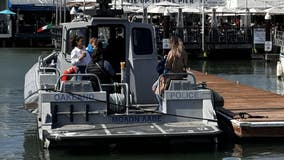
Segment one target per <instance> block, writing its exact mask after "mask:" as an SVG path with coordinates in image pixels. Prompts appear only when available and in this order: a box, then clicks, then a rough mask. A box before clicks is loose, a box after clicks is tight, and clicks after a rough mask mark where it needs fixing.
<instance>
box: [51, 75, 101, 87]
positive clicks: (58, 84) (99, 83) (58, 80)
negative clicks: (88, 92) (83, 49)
mask: <svg viewBox="0 0 284 160" xmlns="http://www.w3.org/2000/svg"><path fill="white" fill-rule="evenodd" d="M63 76H68V77H81V78H82V77H94V78H95V79H96V80H97V82H98V87H99V90H100V91H102V86H101V81H100V79H99V77H98V76H97V75H95V74H91V73H84V74H82V73H76V74H63V75H61V76H60V77H59V78H58V79H57V82H56V85H55V89H56V90H60V85H61V82H64V81H61V79H62V77H63ZM76 81H78V82H79V81H80V80H76Z"/></svg>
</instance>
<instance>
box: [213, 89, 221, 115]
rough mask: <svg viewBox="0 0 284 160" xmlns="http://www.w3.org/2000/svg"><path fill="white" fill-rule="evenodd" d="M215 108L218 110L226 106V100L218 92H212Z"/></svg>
mask: <svg viewBox="0 0 284 160" xmlns="http://www.w3.org/2000/svg"><path fill="white" fill-rule="evenodd" d="M212 97H213V107H214V109H216V110H218V109H219V108H222V107H223V106H224V98H223V97H222V96H221V95H220V94H219V93H217V92H215V91H213V90H212Z"/></svg>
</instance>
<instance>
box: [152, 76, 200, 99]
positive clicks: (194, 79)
mask: <svg viewBox="0 0 284 160" xmlns="http://www.w3.org/2000/svg"><path fill="white" fill-rule="evenodd" d="M172 75H175V76H178V75H181V76H184V75H190V76H191V77H192V78H193V81H194V84H195V85H196V78H195V76H194V75H193V73H191V72H184V73H165V74H162V75H160V76H159V78H158V86H157V87H160V79H161V78H162V77H164V76H165V77H168V76H172ZM159 92H160V90H159ZM159 94H160V95H161V93H159Z"/></svg>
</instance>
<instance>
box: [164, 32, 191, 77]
mask: <svg viewBox="0 0 284 160" xmlns="http://www.w3.org/2000/svg"><path fill="white" fill-rule="evenodd" d="M170 47H171V50H170V51H169V53H168V57H167V59H166V62H165V68H166V72H168V73H185V72H186V66H187V58H188V57H187V54H186V52H185V49H184V45H183V42H182V40H181V39H180V38H178V37H177V36H172V37H171V38H170ZM182 77H183V76H182V75H181V76H170V79H181V78H182Z"/></svg>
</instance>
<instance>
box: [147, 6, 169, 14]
mask: <svg viewBox="0 0 284 160" xmlns="http://www.w3.org/2000/svg"><path fill="white" fill-rule="evenodd" d="M166 9H167V7H164V6H157V7H154V8H151V9H149V11H148V13H156V14H163V13H164V12H165V10H166Z"/></svg>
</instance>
